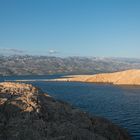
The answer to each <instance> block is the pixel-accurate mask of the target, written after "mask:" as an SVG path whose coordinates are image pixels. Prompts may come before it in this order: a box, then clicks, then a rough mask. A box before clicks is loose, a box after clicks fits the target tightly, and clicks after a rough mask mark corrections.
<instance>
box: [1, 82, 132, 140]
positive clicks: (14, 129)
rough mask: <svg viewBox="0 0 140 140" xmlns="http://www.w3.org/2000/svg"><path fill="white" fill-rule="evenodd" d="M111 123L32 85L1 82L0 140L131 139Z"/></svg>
mask: <svg viewBox="0 0 140 140" xmlns="http://www.w3.org/2000/svg"><path fill="white" fill-rule="evenodd" d="M130 139H131V138H130V137H129V136H128V134H127V133H126V132H125V131H124V130H122V129H121V128H119V127H118V126H116V125H114V124H112V123H111V122H110V121H108V120H106V119H103V118H99V117H94V116H92V117H91V116H89V115H88V114H87V113H84V112H81V111H80V110H79V109H76V108H73V107H71V106H70V105H69V104H67V103H64V102H60V101H57V100H55V99H53V98H52V97H50V96H49V95H48V94H45V93H43V92H42V91H41V90H39V89H38V88H36V87H33V86H32V85H30V84H21V83H11V82H5V83H0V140H130Z"/></svg>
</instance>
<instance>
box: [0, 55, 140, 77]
mask: <svg viewBox="0 0 140 140" xmlns="http://www.w3.org/2000/svg"><path fill="white" fill-rule="evenodd" d="M0 64H1V65H0V75H2V76H5V75H46V74H97V73H106V72H116V71H121V70H127V69H140V59H130V58H104V57H101V58H100V57H91V58H86V57H67V58H60V57H50V56H29V55H25V56H0Z"/></svg>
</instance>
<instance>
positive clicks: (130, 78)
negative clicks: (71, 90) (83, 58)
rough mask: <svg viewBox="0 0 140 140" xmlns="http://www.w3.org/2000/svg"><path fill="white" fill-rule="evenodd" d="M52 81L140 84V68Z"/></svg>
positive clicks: (74, 76)
mask: <svg viewBox="0 0 140 140" xmlns="http://www.w3.org/2000/svg"><path fill="white" fill-rule="evenodd" d="M50 81H69V82H91V83H110V84H114V85H140V69H132V70H126V71H121V72H113V73H102V74H95V75H72V76H66V77H62V78H60V79H53V80H50Z"/></svg>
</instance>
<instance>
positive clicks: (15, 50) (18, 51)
mask: <svg viewBox="0 0 140 140" xmlns="http://www.w3.org/2000/svg"><path fill="white" fill-rule="evenodd" d="M0 52H1V53H12V54H13V53H15V54H17V53H18V54H22V53H24V52H25V51H24V50H21V49H17V48H0Z"/></svg>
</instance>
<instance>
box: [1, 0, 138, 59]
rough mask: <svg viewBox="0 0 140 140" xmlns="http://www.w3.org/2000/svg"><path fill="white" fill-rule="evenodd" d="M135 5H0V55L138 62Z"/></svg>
mask: <svg viewBox="0 0 140 140" xmlns="http://www.w3.org/2000/svg"><path fill="white" fill-rule="evenodd" d="M139 17H140V2H139V1H137V0H133V1H132V0H113V1H112V0H106V1H104V0H70V1H66V0H59V1H58V0H41V1H38V0H30V1H29V0H21V1H18V0H13V1H11V0H5V1H0V19H1V22H0V54H4V55H15V54H16V55H26V54H28V55H40V56H42V55H47V56H56V57H69V56H79V57H122V58H140V55H139V54H140V40H139V37H140V27H139V25H140V18H139Z"/></svg>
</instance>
